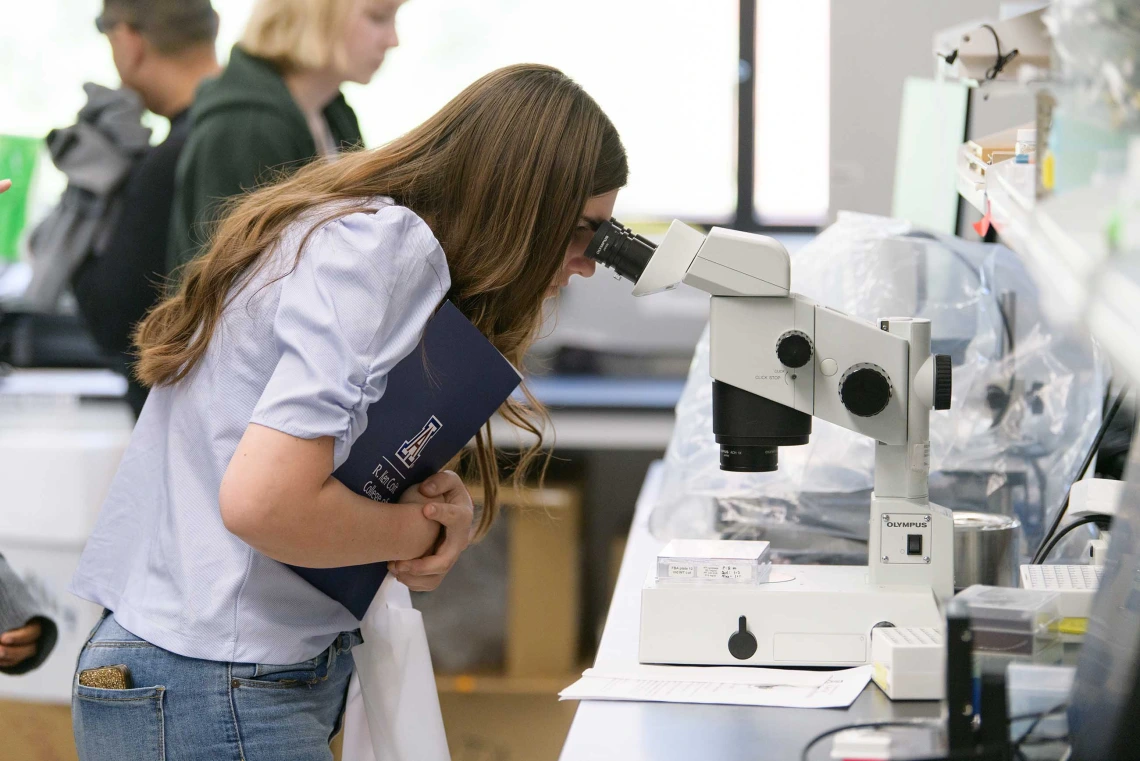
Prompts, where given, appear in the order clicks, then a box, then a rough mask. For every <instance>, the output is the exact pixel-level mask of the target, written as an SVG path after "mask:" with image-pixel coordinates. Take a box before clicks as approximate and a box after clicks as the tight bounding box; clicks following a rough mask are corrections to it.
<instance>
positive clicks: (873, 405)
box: [839, 362, 893, 417]
mask: <svg viewBox="0 0 1140 761" xmlns="http://www.w3.org/2000/svg"><path fill="white" fill-rule="evenodd" d="M892 393H893V390H892V389H891V379H890V377H889V376H888V375H887V372H886V371H885V370H884V369H883V368H881V367H879V366H878V365H873V364H871V363H869V362H866V363H863V364H858V365H854V366H852V367H851V368H849V369H848V370H847V372H845V373H844V374H843V377H842V378H841V379H840V380H839V399H840V400H841V401H842V402H843V406H844V407H846V408H847V411H848V412H850V413H851V414H852V415H858V416H859V417H874V416H875V415H878V414H879V413H880V412H882V411H883V410H885V409H886V408H887V404H888V403H890V401H891V394H892Z"/></svg>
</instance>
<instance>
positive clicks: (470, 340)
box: [289, 301, 522, 619]
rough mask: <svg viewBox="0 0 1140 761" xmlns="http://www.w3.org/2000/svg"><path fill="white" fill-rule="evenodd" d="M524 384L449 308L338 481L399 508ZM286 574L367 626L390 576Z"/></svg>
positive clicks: (430, 328) (341, 571) (380, 406)
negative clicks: (366, 619) (371, 609)
mask: <svg viewBox="0 0 1140 761" xmlns="http://www.w3.org/2000/svg"><path fill="white" fill-rule="evenodd" d="M521 380H522V379H521V377H520V376H519V374H518V371H517V370H515V368H514V366H513V365H511V363H510V362H508V361H507V359H506V358H505V357H504V356H503V355H502V354H500V353H499V351H498V349H496V348H495V347H494V345H492V344H491V342H490V341H488V340H487V339H486V337H484V335H483V334H482V333H480V332H479V329H478V328H476V327H475V326H474V325H472V324H471V322H470V321H469V320H468V319H467V318H466V317H464V316H463V313H462V312H460V311H459V310H458V309H457V308H456V307H455V305H454V304H452V303H451V302H450V301H445V302H444V303H443V306H441V307H440V308H439V311H437V312H436V314H435V316H433V317H432V318H431V320H430V321H429V322H428V324H427V327H426V328H425V329H424V335H423V338H422V339H421V341H420V344H419V346H417V347H416V348H415V350H413V351H412V353H411V354H409V355H408V356H406V357H404V358H403V359H402V360H400V362H399V363H397V364H396V366H395V367H393V368H392V370H391V372H389V373H388V385H387V388H386V389H385V390H384V394H383V395H382V396H381V397H380V398H379V399H378V400H376V402H375V403H373V404H372V405H371V406H370V407H369V408H368V427H367V428H366V429H365V431H364V433H362V434H361V435H360V437H359V438H358V439H357V440H356V442H355V443H354V444H353V445H352V451H351V452H350V453H349V455H348V459H347V460H346V461H345V462H344V464H343V465H341V466H340V467H339V468H337V469H336V471H335V472H334V473H333V476H334V477H335V478H336V479H337V480H338V481H340V482H341V483H343V484H344V485H345V486H347V487H348V488H350V489H352V490H353V491H355V492H357V493H358V494H363V495H364V496H366V497H369V498H370V499H373V500H376V501H377V502H395V501H397V500H398V499H399V498H400V495H401V494H402V493H403V492H404V490H405V489H407V488H408V487H409V486H414V485H415V484H418V483H420V482H421V481H424V480H425V479H427V478H428V477H429V476H432V475H434V474H435V473H437V472H439V470H440V469H442V468H443V466H444V465H446V464H447V463H448V462H449V461H450V460H451V459H452V458H453V457H455V455H457V454H458V453H459V452H460V450H462V449H463V447H464V446H466V444H467V442H469V441H470V440H471V439H472V438H473V437H474V436H475V434H476V433H477V432H478V430H479V429H480V428H481V427H482V426H483V424H484V423H486V422H487V421H488V420H489V419H490V418H491V416H492V415H493V414H495V411H496V410H498V409H499V407H500V406H501V405H502V404H503V402H505V401H506V400H507V398H508V397H509V396H510V395H511V394H512V393H513V392H514V390H515V389H516V388H517V387H518V385H519V383H520V381H521ZM377 509H380V510H382V509H384V508H383V507H382V506H380V505H377ZM289 567H290V568H292V569H293V570H294V571H296V572H297V574H299V575H300V576H301V578H303V579H305V580H306V581H308V582H309V583H310V584H312V585H313V586H314V587H316V588H317V589H319V590H321V591H322V592H324V593H325V594H326V595H328V596H329V597H331V598H333V599H334V600H336V601H337V602H339V603H341V604H342V605H344V607H346V608H348V610H349V611H350V612H351V613H352V615H354V616H356V618H357V619H362V618H364V614H365V612H366V611H367V610H368V606H369V605H370V604H371V603H372V598H373V597H375V596H376V590H378V589H379V588H380V583H381V582H382V581H383V580H384V576H385V575H386V574H387V573H388V564H387V563H369V564H367V565H355V566H347V567H344V568H300V567H297V566H289Z"/></svg>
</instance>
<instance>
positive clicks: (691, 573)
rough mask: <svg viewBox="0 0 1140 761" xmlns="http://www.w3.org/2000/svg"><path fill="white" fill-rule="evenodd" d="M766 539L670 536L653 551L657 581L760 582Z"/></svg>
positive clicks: (765, 569)
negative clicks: (733, 539) (659, 547)
mask: <svg viewBox="0 0 1140 761" xmlns="http://www.w3.org/2000/svg"><path fill="white" fill-rule="evenodd" d="M768 547H769V545H768V542H747V541H732V540H727V541H722V540H701V539H674V540H673V541H671V542H669V543H668V544H666V545H665V546H664V547H663V548H661V551H660V552H658V553H657V583H659V584H763V583H765V582H766V581H768V576H769V571H770V570H771V568H772V562H771V560H770V559H769V557H768Z"/></svg>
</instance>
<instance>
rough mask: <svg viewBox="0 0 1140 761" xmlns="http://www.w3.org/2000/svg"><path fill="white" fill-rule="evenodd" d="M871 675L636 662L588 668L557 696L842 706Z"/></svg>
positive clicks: (865, 670) (866, 669)
mask: <svg viewBox="0 0 1140 761" xmlns="http://www.w3.org/2000/svg"><path fill="white" fill-rule="evenodd" d="M870 679H871V667H870V666H859V667H857V668H851V669H844V670H841V671H791V670H785V669H761V668H741V667H707V668H701V667H691V666H637V667H635V668H633V669H629V670H625V671H620V672H619V671H600V670H598V669H587V670H586V671H585V673H583V674H582V678H581V679H579V680H578V681H577V682H575V683H574V684H572V685H570V686H569V687H567V688H566V689H565V690H563V691H562V692H561V693H559V698H561V699H562V700H634V701H647V702H653V703H708V704H718V705H744V706H777V707H784V708H845V707H847V706H849V705H851V704H852V703H853V702H855V698H857V697H859V693H860V692H862V691H863V688H864V687H866V686H867V682H868V681H870Z"/></svg>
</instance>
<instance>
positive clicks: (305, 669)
mask: <svg viewBox="0 0 1140 761" xmlns="http://www.w3.org/2000/svg"><path fill="white" fill-rule="evenodd" d="M327 661H328V651H325V652H324V653H321V654H320V655H318V656H317V657H316V658H310V659H309V660H307V661H301V662H300V663H290V664H287V665H277V664H272V663H252V664H250V663H247V664H241V665H239V664H236V663H235V664H234V670H233V676H234V679H233V686H234V687H264V688H269V689H289V688H292V687H311V686H312V685H314V684H318V683H319V682H321V681H323V680H324V679H325V677H326V676H327V675H328V669H327V666H326V664H327Z"/></svg>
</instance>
